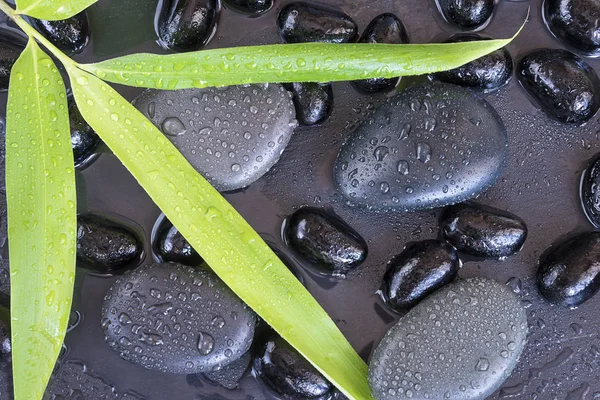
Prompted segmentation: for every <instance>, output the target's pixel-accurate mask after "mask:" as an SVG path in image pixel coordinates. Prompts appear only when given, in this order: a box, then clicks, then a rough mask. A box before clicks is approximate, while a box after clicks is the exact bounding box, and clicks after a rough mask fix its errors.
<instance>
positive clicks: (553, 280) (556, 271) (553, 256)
mask: <svg viewBox="0 0 600 400" xmlns="http://www.w3.org/2000/svg"><path fill="white" fill-rule="evenodd" d="M598 260H600V232H586V233H581V234H579V235H577V236H575V237H572V238H570V239H568V240H566V241H564V242H562V243H560V244H559V245H557V246H556V247H555V248H553V249H551V250H550V251H549V252H548V253H547V255H546V256H545V257H543V258H542V259H541V260H540V265H539V267H538V271H537V285H538V289H539V291H540V294H541V295H542V296H543V297H544V298H545V299H546V300H548V301H549V302H551V303H554V304H559V305H562V306H565V307H569V308H575V307H577V306H579V305H580V304H581V303H583V302H585V301H587V300H589V299H590V298H591V297H592V296H593V295H595V294H596V292H598V290H599V289H600V269H599V268H598Z"/></svg>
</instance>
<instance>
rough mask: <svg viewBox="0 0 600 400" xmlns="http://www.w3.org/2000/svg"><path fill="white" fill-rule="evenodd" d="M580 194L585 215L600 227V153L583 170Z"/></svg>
mask: <svg viewBox="0 0 600 400" xmlns="http://www.w3.org/2000/svg"><path fill="white" fill-rule="evenodd" d="M580 196H581V205H582V206H583V211H584V212H585V215H586V216H587V217H588V219H589V220H590V222H591V223H592V224H593V225H594V226H595V227H596V228H600V155H596V156H595V157H594V158H593V159H592V161H591V162H590V165H589V166H588V167H587V169H586V170H585V171H583V176H582V178H581V188H580Z"/></svg>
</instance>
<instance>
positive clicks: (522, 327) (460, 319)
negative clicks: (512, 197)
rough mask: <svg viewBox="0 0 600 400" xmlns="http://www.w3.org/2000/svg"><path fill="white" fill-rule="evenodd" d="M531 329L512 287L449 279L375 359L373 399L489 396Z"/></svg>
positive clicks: (506, 373) (393, 332) (384, 343)
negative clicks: (451, 280)
mask: <svg viewBox="0 0 600 400" xmlns="http://www.w3.org/2000/svg"><path fill="white" fill-rule="evenodd" d="M527 329H528V328H527V316H526V313H525V310H524V308H523V306H522V305H521V303H520V301H519V299H518V298H517V297H516V296H515V294H514V293H513V292H512V291H511V290H510V288H508V287H507V286H506V285H502V284H500V283H498V282H495V281H492V280H489V279H485V278H473V279H466V280H463V281H457V282H455V283H451V284H449V285H448V286H446V287H445V288H443V289H441V290H439V291H437V292H435V293H434V294H432V295H430V296H429V297H427V298H426V299H425V300H423V301H422V302H420V303H419V304H418V305H417V306H415V307H414V308H413V309H411V310H410V311H409V312H408V313H407V314H406V315H405V316H403V317H402V318H400V320H399V321H398V323H397V324H396V325H394V326H393V327H392V328H391V329H390V330H389V331H388V332H387V333H386V334H385V336H384V337H383V339H382V340H381V342H380V343H379V345H378V346H377V348H376V349H375V351H374V353H373V355H372V357H371V360H370V362H369V384H370V386H371V391H372V394H373V397H374V398H375V399H376V400H397V399H399V398H406V397H408V396H403V397H398V396H397V393H403V394H405V395H406V393H407V392H408V391H409V390H410V391H411V396H412V398H415V399H446V398H449V399H459V400H467V399H469V400H478V399H485V398H487V397H488V396H490V395H491V394H492V393H493V392H494V391H495V390H496V389H498V388H499V387H500V385H501V384H502V383H503V382H504V381H505V380H506V379H507V378H508V377H509V375H510V374H511V372H512V370H513V369H514V367H515V366H516V365H517V362H518V360H519V357H520V355H521V353H522V351H523V348H524V346H525V341H526V337H527ZM500 333H502V334H503V336H499V335H500ZM396 377H402V378H400V379H398V378H396ZM390 389H391V390H393V391H394V393H396V394H392V393H391V392H390Z"/></svg>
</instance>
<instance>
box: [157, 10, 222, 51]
mask: <svg viewBox="0 0 600 400" xmlns="http://www.w3.org/2000/svg"><path fill="white" fill-rule="evenodd" d="M158 6H159V8H158V9H157V10H156V16H157V24H156V33H157V34H158V43H159V44H160V45H161V46H163V47H164V48H166V49H169V50H173V51H176V52H185V51H194V50H200V49H201V48H202V47H204V46H205V45H206V44H207V43H208V41H209V40H210V38H211V37H212V35H213V33H214V32H215V30H216V28H217V21H218V19H219V11H220V8H219V3H218V2H217V0H162V1H161V2H160V3H159V4H158Z"/></svg>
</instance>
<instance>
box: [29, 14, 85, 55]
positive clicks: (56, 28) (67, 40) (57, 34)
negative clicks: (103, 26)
mask: <svg viewBox="0 0 600 400" xmlns="http://www.w3.org/2000/svg"><path fill="white" fill-rule="evenodd" d="M30 20H31V23H32V25H33V26H34V27H35V28H36V29H37V30H38V31H39V32H40V33H41V34H42V35H44V36H45V37H46V39H48V40H49V41H51V42H52V44H54V45H55V46H56V47H58V48H59V49H61V50H62V51H64V52H65V53H68V54H76V53H79V52H81V51H82V50H83V49H84V48H85V46H86V45H87V44H88V42H89V40H90V36H91V34H92V33H91V29H90V24H89V21H88V16H87V13H86V12H85V11H82V12H80V13H79V14H76V15H74V16H72V17H71V18H67V19H63V20H59V21H44V20H39V19H34V18H31V19H30Z"/></svg>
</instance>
